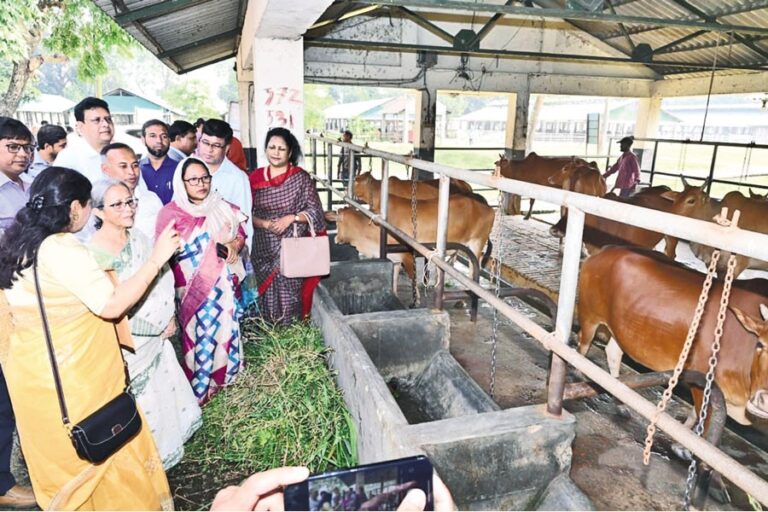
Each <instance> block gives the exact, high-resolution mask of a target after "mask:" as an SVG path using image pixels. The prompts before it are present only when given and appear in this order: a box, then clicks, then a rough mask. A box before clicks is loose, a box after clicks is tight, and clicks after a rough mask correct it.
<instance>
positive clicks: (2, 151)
mask: <svg viewBox="0 0 768 512" xmlns="http://www.w3.org/2000/svg"><path fill="white" fill-rule="evenodd" d="M34 151H35V146H34V145H33V144H32V132H30V131H29V128H27V127H26V126H24V124H23V123H22V122H21V121H18V120H17V119H12V118H10V117H0V237H2V234H3V231H4V230H5V229H6V228H8V226H9V225H10V224H11V222H13V219H14V218H15V217H16V213H17V212H18V211H19V210H21V209H22V208H23V207H24V205H26V204H27V200H28V195H29V186H30V181H29V180H28V179H27V178H26V177H25V176H24V171H26V170H27V167H28V166H29V162H30V161H31V160H32V155H33V153H34ZM15 429H16V420H15V418H14V417H13V406H12V405H11V398H10V396H8V388H7V386H6V384H5V377H4V376H3V372H2V368H0V507H2V508H22V509H30V508H33V507H36V506H37V503H36V502H35V495H34V494H33V493H32V488H31V487H23V486H21V485H17V484H16V479H15V478H14V477H13V474H11V448H12V447H13V431H14V430H15Z"/></svg>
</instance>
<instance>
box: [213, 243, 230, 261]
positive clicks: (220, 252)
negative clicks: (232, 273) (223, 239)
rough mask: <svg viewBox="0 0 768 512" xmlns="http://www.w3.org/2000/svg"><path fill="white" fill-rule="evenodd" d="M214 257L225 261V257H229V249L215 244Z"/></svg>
mask: <svg viewBox="0 0 768 512" xmlns="http://www.w3.org/2000/svg"><path fill="white" fill-rule="evenodd" d="M216 255H217V256H218V257H219V258H221V259H223V260H226V259H227V256H229V248H228V247H227V246H226V245H224V244H220V243H219V242H216Z"/></svg>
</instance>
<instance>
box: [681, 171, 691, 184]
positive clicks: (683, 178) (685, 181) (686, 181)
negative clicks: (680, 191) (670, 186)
mask: <svg viewBox="0 0 768 512" xmlns="http://www.w3.org/2000/svg"><path fill="white" fill-rule="evenodd" d="M680 180H681V181H682V182H683V186H684V187H690V186H691V185H690V183H688V180H686V179H685V176H683V175H682V174H681V175H680Z"/></svg>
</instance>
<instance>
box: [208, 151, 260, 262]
mask: <svg viewBox="0 0 768 512" xmlns="http://www.w3.org/2000/svg"><path fill="white" fill-rule="evenodd" d="M211 188H212V189H213V190H216V191H218V192H219V194H221V197H223V198H224V199H225V200H226V201H229V202H230V203H232V204H234V205H235V206H237V207H238V208H240V211H241V212H243V214H244V215H245V216H246V217H248V220H247V221H246V223H245V234H246V235H247V240H246V242H247V243H248V247H249V248H252V247H253V246H252V245H251V242H252V240H253V221H252V219H251V217H252V212H251V210H252V208H253V196H252V195H251V185H250V183H249V181H248V175H247V174H245V173H244V172H243V171H242V170H240V168H239V167H237V166H236V165H235V164H233V163H232V162H231V161H230V160H229V159H228V158H226V157H224V161H223V162H221V165H220V166H219V169H218V170H217V171H216V172H215V173H213V180H211Z"/></svg>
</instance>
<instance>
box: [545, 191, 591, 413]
mask: <svg viewBox="0 0 768 512" xmlns="http://www.w3.org/2000/svg"><path fill="white" fill-rule="evenodd" d="M566 202H567V200H566ZM584 217H585V216H584V212H583V211H581V210H577V209H576V208H573V207H568V227H567V229H566V230H565V241H564V244H563V269H562V273H561V275H560V292H559V293H560V294H559V297H558V301H557V320H556V322H555V332H556V333H557V338H558V341H559V342H560V343H562V344H563V345H567V344H568V337H569V335H570V333H571V325H572V324H573V310H574V307H575V306H576V288H577V286H578V282H579V262H580V261H581V236H582V234H583V233H584ZM565 370H566V365H565V362H564V361H563V360H562V359H560V357H558V356H557V355H555V354H554V353H553V354H552V363H551V365H550V368H549V385H548V387H547V412H549V413H550V414H553V415H555V416H560V414H561V413H562V411H563V390H564V389H565Z"/></svg>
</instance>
